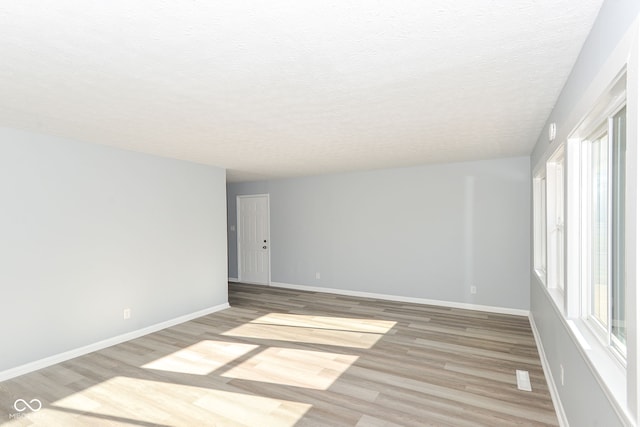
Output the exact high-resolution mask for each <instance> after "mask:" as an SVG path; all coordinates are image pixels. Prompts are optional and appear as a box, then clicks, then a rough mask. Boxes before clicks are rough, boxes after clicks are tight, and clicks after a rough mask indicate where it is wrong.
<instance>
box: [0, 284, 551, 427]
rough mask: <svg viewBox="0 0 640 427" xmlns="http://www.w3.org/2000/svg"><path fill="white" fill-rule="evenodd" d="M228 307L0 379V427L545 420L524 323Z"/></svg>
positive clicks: (446, 312)
mask: <svg viewBox="0 0 640 427" xmlns="http://www.w3.org/2000/svg"><path fill="white" fill-rule="evenodd" d="M229 298H230V303H231V306H232V308H230V309H227V310H224V311H221V312H218V313H214V314H211V315H208V316H204V317H201V318H199V319H195V320H193V321H190V322H187V323H184V324H181V325H178V326H175V327H172V328H168V329H165V330H162V331H160V332H157V333H153V334H150V335H147V336H144V337H141V338H138V339H135V340H132V341H129V342H125V343H122V344H119V345H116V346H113V347H110V348H107V349H104V350H101V351H98V352H95V353H91V354H88V355H86V356H82V357H78V358H76V359H73V360H70V361H67V362H64V363H60V364H57V365H54V366H51V367H49V368H46V369H42V370H40V371H37V372H33V373H30V374H27V375H24V376H21V377H18V378H14V379H12V380H9V381H5V382H2V383H0V425H3V426H5V425H6V426H30V425H35V426H47V427H49V426H64V427H73V426H103V425H104V426H121V425H122V426H125V425H126V426H251V427H254V426H255V427H263V426H482V425H486V426H513V425H531V426H541V425H551V426H555V425H558V424H557V419H556V415H555V412H554V409H553V404H552V402H551V398H550V395H549V391H548V389H547V385H546V382H545V378H544V374H543V371H542V367H541V365H540V359H539V357H538V352H537V350H536V346H535V342H534V339H533V336H532V333H531V329H530V325H529V321H528V319H527V318H525V317H518V316H508V315H500V314H489V313H484V312H478V311H469V310H460V309H450V308H442V307H435V306H425V305H417V304H407V303H398V302H389V301H381V300H375V299H367V298H354V297H346V296H339V295H331V294H322V293H314V292H301V291H292V290H285V289H276V288H268V287H260V286H250V285H240V284H231V285H230V286H229ZM516 369H520V370H526V371H529V373H530V376H531V384H532V388H533V391H531V392H527V391H520V390H518V389H517V387H516V376H515V371H516ZM18 399H24V401H25V402H27V403H29V402H31V403H30V405H32V406H33V407H37V402H36V401H33V399H38V400H39V401H40V402H41V404H42V409H40V410H39V411H37V412H32V411H31V410H29V409H28V408H26V409H25V406H24V404H23V402H16V401H17V400H18ZM14 405H16V406H17V407H18V408H20V409H25V410H24V411H23V412H18V410H16V409H15V408H14Z"/></svg>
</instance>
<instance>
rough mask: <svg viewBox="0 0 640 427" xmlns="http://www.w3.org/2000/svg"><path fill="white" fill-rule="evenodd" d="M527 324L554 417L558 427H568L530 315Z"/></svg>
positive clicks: (547, 362) (538, 334) (540, 341)
mask: <svg viewBox="0 0 640 427" xmlns="http://www.w3.org/2000/svg"><path fill="white" fill-rule="evenodd" d="M529 323H530V324H531V331H532V332H533V338H534V339H535V340H536V346H537V347H538V353H539V354H540V361H541V362H542V370H543V371H544V376H545V378H546V379H547V385H548V386H549V393H550V394H551V400H552V401H553V407H554V408H555V409H556V416H557V417H558V423H560V427H569V420H568V419H567V414H566V413H565V412H564V408H563V407H562V401H561V400H560V394H559V393H558V388H557V387H556V382H555V381H554V380H553V375H552V372H551V366H549V361H548V360H547V356H546V355H545V354H544V347H543V346H542V339H541V338H540V333H539V332H538V328H537V327H536V322H535V320H534V319H533V315H531V314H529Z"/></svg>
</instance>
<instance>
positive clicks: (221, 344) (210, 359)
mask: <svg viewBox="0 0 640 427" xmlns="http://www.w3.org/2000/svg"><path fill="white" fill-rule="evenodd" d="M257 347H258V346H257V345H253V344H242V343H233V342H225V341H213V340H203V341H200V342H199V343H196V344H194V345H192V346H189V347H187V348H184V349H181V350H178V351H176V352H174V353H171V354H169V355H167V356H164V357H162V358H160V359H157V360H154V361H153V362H149V363H147V364H146V365H143V366H142V367H143V368H146V369H157V370H160V371H170V372H179V373H183V374H193V375H208V374H210V373H211V372H213V371H215V370H216V369H219V368H221V367H223V366H225V365H226V364H228V363H229V362H232V361H233V360H235V359H237V358H238V357H240V356H243V355H245V354H247V353H248V352H250V351H251V350H254V349H255V348H257Z"/></svg>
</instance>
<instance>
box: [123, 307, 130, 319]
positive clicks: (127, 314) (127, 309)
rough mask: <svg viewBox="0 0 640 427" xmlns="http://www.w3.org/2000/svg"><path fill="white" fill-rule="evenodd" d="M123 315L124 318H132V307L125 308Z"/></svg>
mask: <svg viewBox="0 0 640 427" xmlns="http://www.w3.org/2000/svg"><path fill="white" fill-rule="evenodd" d="M122 317H123V318H124V320H127V319H131V309H130V308H125V309H124V310H123V311H122Z"/></svg>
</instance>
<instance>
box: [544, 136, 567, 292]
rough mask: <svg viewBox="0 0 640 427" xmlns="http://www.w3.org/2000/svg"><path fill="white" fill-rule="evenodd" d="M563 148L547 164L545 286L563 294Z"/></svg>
mask: <svg viewBox="0 0 640 427" xmlns="http://www.w3.org/2000/svg"><path fill="white" fill-rule="evenodd" d="M564 162H565V154H564V146H561V147H560V148H559V149H558V150H557V151H556V153H554V154H553V156H551V158H550V159H549V161H548V162H547V212H546V214H547V242H548V245H547V286H548V287H549V288H550V289H555V290H557V291H558V292H560V293H561V294H562V293H564V280H565V278H564V271H565V269H564V265H565V256H564V255H565V229H564V217H565V215H564V204H565V201H564V182H565V177H564V170H565V167H564Z"/></svg>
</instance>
